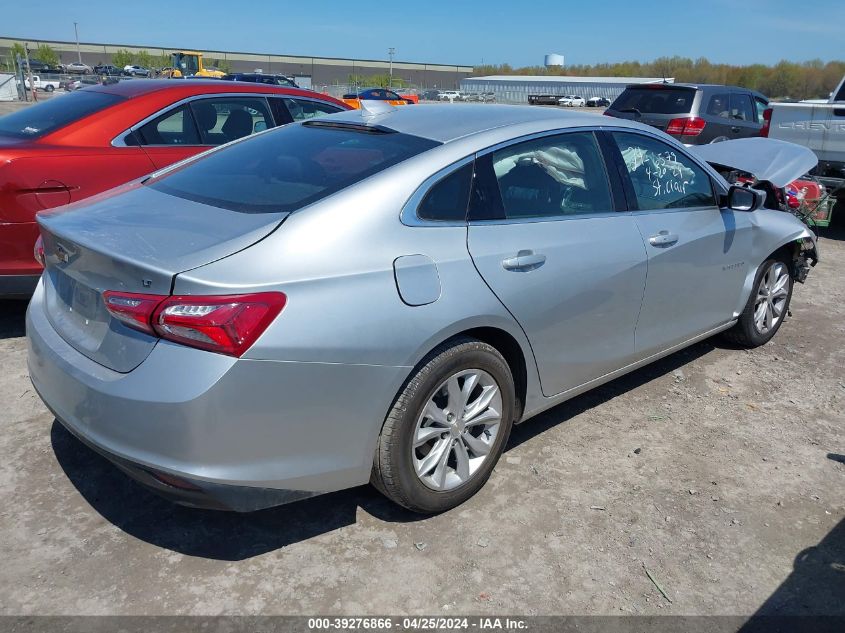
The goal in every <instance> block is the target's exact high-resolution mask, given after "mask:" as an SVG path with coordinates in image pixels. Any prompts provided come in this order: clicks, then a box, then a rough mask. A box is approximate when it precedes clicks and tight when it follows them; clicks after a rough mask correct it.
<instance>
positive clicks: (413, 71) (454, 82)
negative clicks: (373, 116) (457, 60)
mask: <svg viewBox="0 0 845 633" xmlns="http://www.w3.org/2000/svg"><path fill="white" fill-rule="evenodd" d="M15 42H20V43H21V44H25V45H27V46H28V47H29V51H30V54H32V55H33V56H34V52H35V50H36V49H37V48H38V46H39V45H40V44H47V45H49V46H50V47H51V48H52V49H53V50H55V51H56V53H58V55H59V58H60V61H61V62H62V63H69V62H74V61H77V59H78V57H79V56H81V57H82V61H83V63H85V64H88V65H89V66H94V65H96V64H110V63H112V55H113V54H114V53H116V52H117V51H118V50H128V51H129V52H130V53H139V52H141V51H146V52H147V53H149V54H150V55H152V56H154V57H158V56H160V55H167V56H169V55H170V53H171V52H173V51H178V50H184V49H185V47H184V46H172V47H169V48H162V47H160V46H139V45H134V44H133V45H128V44H96V43H91V42H80V43H79V45H78V46H79V49H78V53H77V44H76V42H66V41H55V40H40V39H26V38H19V37H16V38H10V37H0V61H6V60H7V59H9V58H10V49H11V47H12V45H13V44H14V43H15ZM188 50H196V51H197V52H200V53H202V54H203V57H204V58H205V60H206V64H207V65H210V66H214V65H215V64H220V63H221V62H225V63H226V65H227V66H228V67H230V68H231V72H254V71H256V70H259V69H260V70H261V72H264V73H278V74H283V75H291V76H300V77H309V78H310V84H308V85H311V86H312V87H313V88H314V89H316V90H324V91H326V92H334V91H332V90H331V88H332V86H334V87H336V90H335V91H338V90H339V91H341V92H342V91H343V90H345V86H346V85H347V84H349V83H350V78H351V77H362V78H366V77H369V76H372V75H386V74H388V73H389V72H390V69H391V66H392V69H393V77H395V78H399V79H402V81H403V83H404V84H405V85H410V86H414V87H417V88H421V89H428V88H438V89H443V90H455V89H457V88H458V84H459V82H460V80H461V79H463V78H464V77H466V76H468V75H470V74H472V71H473V68H472V66H466V65H460V64H456V65H451V64H427V63H421V62H406V61H393V62H392V64H391V62H390V61H387V60H374V59H343V58H336V57H306V56H300V55H276V54H269V53H241V52H233V51H220V50H206V49H194V48H189V49H188ZM385 53H387V49H385ZM303 83H305V82H303Z"/></svg>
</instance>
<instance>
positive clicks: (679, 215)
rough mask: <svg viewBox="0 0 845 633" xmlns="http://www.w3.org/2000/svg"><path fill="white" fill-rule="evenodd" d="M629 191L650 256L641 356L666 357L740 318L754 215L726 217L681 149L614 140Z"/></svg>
mask: <svg viewBox="0 0 845 633" xmlns="http://www.w3.org/2000/svg"><path fill="white" fill-rule="evenodd" d="M612 136H613V138H614V139H615V141H616V145H617V147H618V148H619V152H620V154H621V161H622V164H623V165H624V167H623V168H622V170H621V171H623V173H625V174H627V176H628V179H627V181H626V182H625V186H626V188H627V190H628V194H629V198H631V197H633V198H634V202H633V203H631V202H630V201H629V203H630V206H631V208H632V209H633V208H635V207H636V208H637V210H635V211H632V213H633V216H634V219H635V221H636V224H637V226H638V227H639V230H640V232H641V234H642V236H643V240H644V242H645V247H646V250H647V252H648V279H647V281H646V290H645V297H644V299H643V307H642V311H641V313H640V318H639V322H638V325H637V333H636V339H637V344H636V347H637V352H638V354H639V355H640V356H647V355H649V354H650V353H653V352H656V351H661V350H664V349H667V348H669V347H671V346H672V345H674V344H677V343H680V342H682V341H685V340H687V339H689V338H692V337H694V336H696V335H698V334H701V333H704V332H706V331H708V330H711V329H713V328H716V327H717V326H719V325H722V324H724V323H727V322H728V321H730V320H731V319H732V318H733V317H734V313H735V311H736V310H737V307H738V304H739V302H740V300H741V299H740V298H741V293H742V287H743V283H744V281H745V277H746V274H747V272H748V265H749V263H748V259H747V258H748V255H749V254H750V252H751V221H750V217H749V214H748V213H745V212H741V211H738V212H735V211H731V210H730V209H720V208H719V206H718V200H717V196H716V194H715V191H714V187H713V182H712V180H711V178H710V176H709V174H708V173H707V172H706V171H705V170H704V169H703V168H702V167H701V166H700V165H699V164H698V163H696V161H694V160H693V159H692V158H691V157H689V156H688V155H686V154H685V153H684V152H683V151H681V150H680V149H678V148H677V147H675V146H672V145H669V144H668V143H664V142H663V141H661V140H659V139H656V138H654V137H652V136H646V135H643V134H638V133H633V132H613V133H612Z"/></svg>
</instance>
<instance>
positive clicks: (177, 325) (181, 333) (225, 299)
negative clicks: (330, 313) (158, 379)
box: [152, 292, 287, 356]
mask: <svg viewBox="0 0 845 633" xmlns="http://www.w3.org/2000/svg"><path fill="white" fill-rule="evenodd" d="M286 300H287V298H286V297H285V295H283V294H282V293H281V292H261V293H257V294H248V295H229V296H217V297H215V296H205V297H192V296H183V297H169V298H167V299H165V300H164V301H162V302H161V304H160V305H159V306H158V307H157V308H156V310H155V313H154V314H153V320H152V323H153V327H154V328H155V331H156V333H158V335H159V336H161V337H162V338H166V339H168V340H171V341H176V342H177V343H183V344H184V345H190V346H191V347H199V348H200V349H207V350H209V351H212V352H219V353H221V354H228V355H230V356H240V355H241V354H243V353H244V352H245V351H246V350H247V349H248V348H249V347H250V346H251V345H252V344H253V343H254V342H255V340H256V339H257V338H258V337H259V336H261V334H262V333H263V332H264V330H265V329H267V326H268V325H270V323H271V322H272V321H273V319H275V318H276V317H277V316H278V314H279V312H281V311H282V308H284V307H285V302H286Z"/></svg>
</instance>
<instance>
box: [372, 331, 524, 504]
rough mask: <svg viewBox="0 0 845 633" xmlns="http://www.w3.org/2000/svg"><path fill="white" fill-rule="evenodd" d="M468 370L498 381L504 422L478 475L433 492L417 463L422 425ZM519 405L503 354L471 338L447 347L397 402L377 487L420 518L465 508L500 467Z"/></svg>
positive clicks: (382, 444) (386, 429) (384, 435)
mask: <svg viewBox="0 0 845 633" xmlns="http://www.w3.org/2000/svg"><path fill="white" fill-rule="evenodd" d="M467 369H480V370H483V371H484V372H487V373H488V374H489V375H490V376H492V377H493V379H494V380H495V382H496V384H497V386H498V387H499V391H500V393H501V395H502V411H501V413H502V420H501V422H500V423H499V424H500V426H499V429H498V432H497V434H496V437H495V441H494V443H493V444H492V447H491V450H490V452H489V453H488V455H487V458H486V460H485V461H484V462H483V463H482V464H481V465H480V466H479V467H478V470H477V471H476V472H475V473H474V474H472V476H471V477H470V478H469V479H468V480H467V481H465V482H464V483H462V484H461V485H459V486H458V487H456V488H453V489H451V490H442V491H437V490H432V489H431V488H429V487H427V486H426V485H425V484H424V483H423V482H422V481H421V480H420V478H419V477H418V476H417V473H416V471H415V469H414V465H413V462H412V439H413V435H414V432H415V428H416V422H417V420H418V418H419V416H420V415H421V413H422V408H423V407H425V406H426V404H427V403H428V401H429V399H430V398H431V397H432V396H433V395H434V394H435V392H436V390H437V388H438V387H439V386H440V385H441V384H442V383H443V381H444V380H446V379H447V378H449V377H450V376H452V375H454V374H455V373H457V372H460V371H462V370H467ZM515 400H516V393H515V389H514V380H513V375H512V374H511V370H510V367H509V366H508V364H507V362H506V361H505V359H504V358H503V357H502V355H501V354H500V353H499V352H498V350H496V349H495V348H494V347H492V346H490V345H488V344H487V343H483V342H481V341H478V340H475V339H471V338H460V339H455V340H453V341H450V342H448V343H444V344H443V345H441V346H440V347H438V348H436V349H435V350H434V351H432V352H431V353H430V354H429V355H428V356H426V358H425V359H423V361H422V362H421V363H420V364H419V365H418V366H417V368H416V370H415V373H414V374H413V375H412V376H411V378H410V379H409V380H408V382H407V383H406V384H405V386H404V387H403V389H402V391H401V392H400V393H399V395H398V396H397V398H396V400H395V401H394V403H393V407H392V408H391V410H390V412H389V413H388V415H387V418H386V420H385V422H384V426H383V427H382V430H381V434H380V435H379V440H378V446H377V447H376V454H375V458H374V460H373V470H372V475H371V477H370V481H371V483H372V484H373V485H374V486H375V487H376V488H377V489H378V490H379V491H380V492H382V493H383V494H384V495H385V496H386V497H388V498H389V499H390V500H392V501H394V502H396V503H398V504H399V505H401V506H403V507H405V508H407V509H409V510H412V511H414V512H419V513H424V514H435V513H439V512H445V511H446V510H450V509H452V508H454V507H456V506H458V505H460V504H462V503H463V502H464V501H466V500H467V499H469V498H470V497H472V496H473V495H474V494H475V493H476V492H478V491H479V490H480V489H481V488H482V487H483V486H484V484H485V482H486V481H487V479H488V478H489V477H490V473H491V472H492V471H493V468H494V467H495V466H496V463H497V462H498V461H499V457H500V456H501V454H502V451H503V450H504V447H505V444H506V443H507V441H508V436H509V435H510V431H511V427H512V426H513V419H514V407H515V404H514V403H515Z"/></svg>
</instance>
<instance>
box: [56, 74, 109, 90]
mask: <svg viewBox="0 0 845 633" xmlns="http://www.w3.org/2000/svg"><path fill="white" fill-rule="evenodd" d="M101 83H103V82H102V81H101V80H100V78H99V77H79V78H78V79H68V80H67V81H65V82H63V83H62V87H63V88H64V89H65V90H67V91H68V92H73V91H74V90H79V89H80V88H85V87H87V86H96V85H98V84H101Z"/></svg>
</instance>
